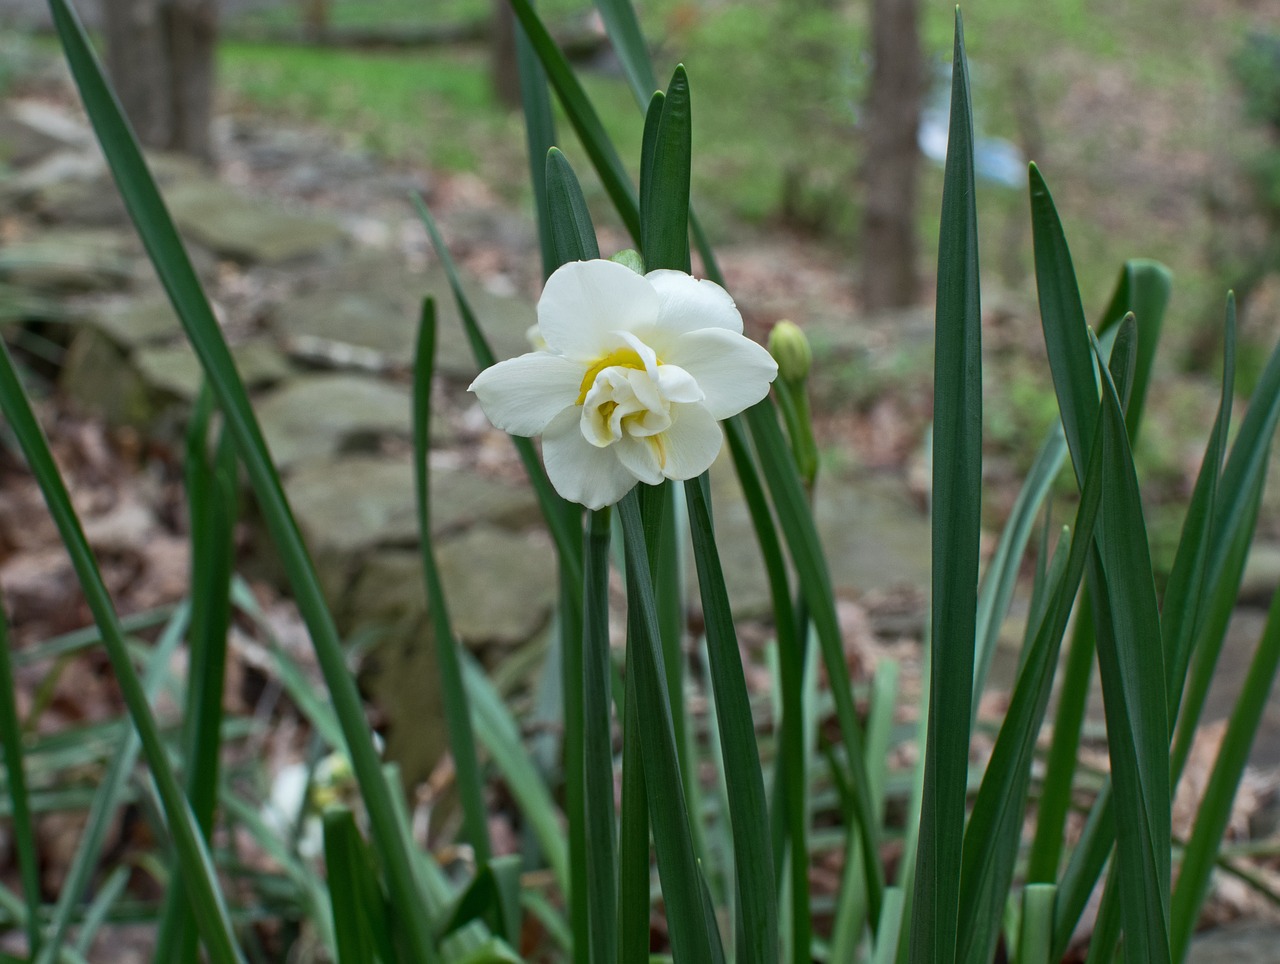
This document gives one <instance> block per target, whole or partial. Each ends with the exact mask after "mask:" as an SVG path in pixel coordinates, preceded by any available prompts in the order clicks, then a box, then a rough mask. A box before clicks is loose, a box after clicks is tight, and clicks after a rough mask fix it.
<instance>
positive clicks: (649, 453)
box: [613, 435, 666, 485]
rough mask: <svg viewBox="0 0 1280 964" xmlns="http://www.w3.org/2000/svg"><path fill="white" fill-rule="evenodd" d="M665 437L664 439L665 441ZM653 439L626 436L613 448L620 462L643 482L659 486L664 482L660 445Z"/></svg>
mask: <svg viewBox="0 0 1280 964" xmlns="http://www.w3.org/2000/svg"><path fill="white" fill-rule="evenodd" d="M665 437H666V436H665V435H664V436H662V438H664V439H665ZM660 444H661V443H660V442H659V443H657V444H655V442H654V440H653V439H652V438H636V437H634V436H631V435H627V436H624V437H623V439H622V441H620V442H619V443H618V444H617V445H615V446H614V447H613V450H614V452H616V453H617V456H618V462H619V463H621V464H622V466H623V467H624V468H626V470H627V471H628V472H629V473H631V474H632V475H634V476H635V477H636V478H637V479H639V480H640V481H641V482H647V483H649V484H650V485H657V484H658V483H659V482H661V481H662V477H663V469H662V461H661V458H660V457H659V454H658V453H659V451H660V449H659V445H660Z"/></svg>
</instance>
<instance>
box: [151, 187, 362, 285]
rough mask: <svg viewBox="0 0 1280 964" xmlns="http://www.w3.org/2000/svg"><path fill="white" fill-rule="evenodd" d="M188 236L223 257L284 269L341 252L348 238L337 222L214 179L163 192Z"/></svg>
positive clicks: (176, 220)
mask: <svg viewBox="0 0 1280 964" xmlns="http://www.w3.org/2000/svg"><path fill="white" fill-rule="evenodd" d="M165 200H166V202H167V203H168V205H169V211H170V213H171V214H172V215H173V219H174V221H175V222H176V223H177V225H178V227H179V229H180V230H181V231H182V233H183V234H184V235H186V236H187V237H189V238H191V239H192V240H194V241H196V242H197V243H198V244H201V245H204V246H205V247H206V248H209V249H210V250H211V251H213V252H215V253H216V254H218V255H221V256H222V257H226V258H231V259H233V260H236V261H243V262H248V263H255V264H267V265H281V264H285V263H288V262H292V261H298V260H300V259H304V258H311V257H318V256H320V255H322V254H327V253H330V252H332V251H334V250H335V249H337V248H339V247H341V246H342V244H343V242H344V241H345V239H346V234H345V232H344V231H343V229H342V226H341V225H340V224H339V223H338V222H337V221H336V220H335V219H333V218H331V217H326V216H323V215H318V214H312V213H307V212H302V211H296V210H293V209H291V208H287V207H285V206H283V205H281V204H279V203H278V202H275V201H271V200H267V199H265V198H257V197H253V196H251V195H247V194H245V193H244V192H243V191H240V190H237V189H235V188H233V187H230V186H228V185H225V184H221V183H219V182H217V181H214V180H210V179H188V180H185V181H182V182H181V183H178V184H175V185H174V186H173V187H171V188H169V189H168V190H166V191H165Z"/></svg>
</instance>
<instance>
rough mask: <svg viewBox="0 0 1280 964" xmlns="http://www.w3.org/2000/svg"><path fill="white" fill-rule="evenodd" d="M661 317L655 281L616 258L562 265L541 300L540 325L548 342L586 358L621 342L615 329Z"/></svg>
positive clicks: (643, 324)
mask: <svg viewBox="0 0 1280 964" xmlns="http://www.w3.org/2000/svg"><path fill="white" fill-rule="evenodd" d="M657 317H658V296H657V293H656V292H655V291H654V290H653V286H652V285H651V284H649V282H648V281H646V280H645V279H644V278H642V277H641V276H640V275H638V274H636V273H635V272H634V271H632V270H631V269H630V268H627V267H624V266H623V265H620V264H616V263H614V262H613V261H571V262H569V263H568V264H566V265H562V266H560V267H559V268H557V269H556V270H555V271H554V272H552V275H551V277H550V278H548V279H547V284H546V287H545V288H543V289H542V298H541V299H540V300H539V301H538V328H539V330H540V331H541V332H542V337H543V338H544V339H546V342H547V345H548V347H550V348H551V350H552V351H557V352H560V353H562V354H564V355H566V356H568V357H569V358H574V359H577V360H580V361H587V362H591V361H594V360H596V359H598V358H601V357H603V356H604V355H607V354H609V352H611V351H614V350H615V349H617V348H619V347H621V346H622V341H621V340H620V339H619V337H618V335H617V334H615V332H618V331H631V330H633V329H635V328H640V327H651V326H652V325H653V323H654V320H655V319H656V318H657Z"/></svg>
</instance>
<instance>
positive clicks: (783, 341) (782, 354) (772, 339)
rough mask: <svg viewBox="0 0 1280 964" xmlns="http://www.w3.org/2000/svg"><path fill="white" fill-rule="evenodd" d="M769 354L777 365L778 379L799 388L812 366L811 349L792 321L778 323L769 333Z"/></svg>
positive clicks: (799, 329)
mask: <svg viewBox="0 0 1280 964" xmlns="http://www.w3.org/2000/svg"><path fill="white" fill-rule="evenodd" d="M769 354H771V355H772V356H773V360H774V361H776V362H777V363H778V377H779V378H782V379H783V380H785V381H786V382H788V383H790V384H791V385H796V386H800V385H803V384H804V383H805V380H806V379H808V377H809V369H810V368H811V367H812V366H813V349H811V348H810V347H809V339H808V338H806V337H805V334H804V331H802V330H801V328H800V326H799V325H797V324H796V323H795V322H793V321H780V322H778V323H777V324H776V325H774V326H773V331H771V332H769Z"/></svg>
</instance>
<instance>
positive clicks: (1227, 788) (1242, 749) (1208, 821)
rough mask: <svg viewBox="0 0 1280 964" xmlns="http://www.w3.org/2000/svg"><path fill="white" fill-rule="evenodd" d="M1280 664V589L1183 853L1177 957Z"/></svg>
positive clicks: (1176, 898)
mask: <svg viewBox="0 0 1280 964" xmlns="http://www.w3.org/2000/svg"><path fill="white" fill-rule="evenodd" d="M1277 668H1280V593H1277V594H1276V595H1275V597H1274V598H1273V599H1272V603H1271V612H1270V613H1269V614H1268V615H1267V625H1266V628H1265V629H1264V630H1263V633H1262V639H1261V640H1259V642H1258V648H1257V650H1256V651H1255V652H1254V654H1253V659H1252V661H1251V662H1250V663H1249V671H1248V673H1247V674H1245V678H1244V688H1243V689H1242V690H1241V692H1240V696H1239V698H1238V699H1237V700H1236V705H1235V708H1234V709H1233V710H1232V712H1231V719H1230V721H1229V722H1228V723H1227V731H1226V733H1224V734H1223V736H1222V743H1221V746H1220V749H1219V750H1218V759H1217V760H1216V761H1215V762H1214V765H1213V771H1212V773H1210V775H1209V782H1208V784H1207V785H1206V786H1205V791H1204V796H1203V798H1202V799H1201V801H1200V809H1199V810H1198V811H1197V813H1196V822H1195V827H1194V828H1193V829H1192V831H1191V839H1190V840H1188V841H1187V845H1186V847H1185V848H1184V850H1183V853H1182V866H1181V870H1179V872H1178V886H1177V888H1176V889H1175V890H1174V892H1173V904H1172V913H1171V920H1172V921H1173V933H1172V939H1171V943H1172V949H1173V954H1172V957H1173V960H1174V961H1181V960H1182V959H1183V957H1184V956H1185V955H1186V951H1187V945H1188V944H1189V943H1190V940H1191V935H1192V933H1193V931H1194V930H1195V926H1196V921H1197V920H1198V919H1199V917H1200V905H1201V903H1202V902H1203V901H1204V897H1205V894H1206V893H1207V892H1208V890H1209V875H1210V874H1211V873H1212V871H1213V866H1214V861H1215V858H1216V857H1217V854H1218V847H1219V845H1220V842H1221V840H1222V835H1223V833H1224V832H1225V831H1226V829H1227V823H1228V822H1229V821H1230V819H1231V804H1232V802H1233V801H1234V799H1235V794H1236V789H1237V788H1238V787H1239V786H1240V778H1241V777H1242V776H1243V775H1244V768H1245V765H1246V764H1247V763H1248V762H1249V751H1250V749H1251V748H1252V747H1253V740H1254V737H1255V736H1256V734H1257V732H1258V725H1259V724H1260V723H1261V722H1262V714H1263V713H1264V712H1265V710H1266V708H1267V698H1268V696H1269V694H1270V692H1271V686H1272V684H1273V683H1274V682H1275V678H1276V670H1277Z"/></svg>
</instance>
